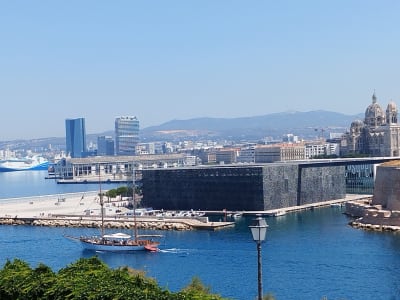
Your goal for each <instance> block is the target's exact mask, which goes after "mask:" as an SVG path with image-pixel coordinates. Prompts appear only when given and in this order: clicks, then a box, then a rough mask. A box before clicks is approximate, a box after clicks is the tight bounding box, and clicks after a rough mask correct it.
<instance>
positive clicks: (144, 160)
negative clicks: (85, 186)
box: [54, 154, 185, 183]
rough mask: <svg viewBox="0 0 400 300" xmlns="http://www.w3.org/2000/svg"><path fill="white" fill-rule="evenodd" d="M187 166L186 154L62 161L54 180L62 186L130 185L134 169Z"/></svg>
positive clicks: (98, 157) (58, 164)
mask: <svg viewBox="0 0 400 300" xmlns="http://www.w3.org/2000/svg"><path fill="white" fill-rule="evenodd" d="M184 165H185V155H184V154H165V155H137V156H131V155H128V156H95V157H86V158H62V159H60V160H59V161H58V162H57V163H56V164H54V176H55V177H56V178H58V180H59V182H60V183H64V182H77V183H79V182H81V183H85V182H98V181H99V180H102V181H110V182H111V181H117V182H119V181H122V182H126V181H128V180H131V176H132V170H133V169H135V170H142V169H147V168H176V167H179V166H184Z"/></svg>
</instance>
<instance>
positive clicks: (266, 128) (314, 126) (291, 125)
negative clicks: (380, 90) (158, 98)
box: [141, 110, 364, 140]
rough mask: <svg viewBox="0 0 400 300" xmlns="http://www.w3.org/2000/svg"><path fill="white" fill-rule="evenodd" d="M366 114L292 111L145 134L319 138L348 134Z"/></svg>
mask: <svg viewBox="0 0 400 300" xmlns="http://www.w3.org/2000/svg"><path fill="white" fill-rule="evenodd" d="M363 118H364V115H363V114H358V115H344V114H341V113H336V112H330V111H323V110H318V111H310V112H297V111H289V112H282V113H274V114H269V115H263V116H255V117H243V118H230V119H227V118H196V119H188V120H172V121H169V122H166V123H164V124H161V125H159V126H152V127H147V128H144V129H142V130H141V136H142V137H144V138H146V139H157V138H166V137H167V136H169V137H173V138H182V137H184V136H186V137H189V136H194V135H196V136H210V137H212V136H214V137H220V138H231V139H234V140H235V139H244V138H249V139H259V138H263V137H266V136H272V137H281V136H282V135H283V134H286V133H293V134H295V135H298V136H301V137H304V138H306V137H308V136H310V135H311V136H315V135H316V132H318V131H320V132H324V134H328V133H329V132H344V131H346V129H347V128H349V127H350V124H351V122H352V121H354V120H356V119H363Z"/></svg>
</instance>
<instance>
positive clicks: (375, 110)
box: [365, 93, 385, 126]
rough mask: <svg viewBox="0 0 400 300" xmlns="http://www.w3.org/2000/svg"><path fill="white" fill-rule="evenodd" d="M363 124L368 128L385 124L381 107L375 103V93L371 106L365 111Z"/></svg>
mask: <svg viewBox="0 0 400 300" xmlns="http://www.w3.org/2000/svg"><path fill="white" fill-rule="evenodd" d="M365 124H366V125H368V126H380V125H383V124H385V113H384V111H383V109H382V107H381V106H380V105H379V104H378V103H376V96H375V93H374V94H373V95H372V104H370V105H369V106H368V107H367V109H366V111H365Z"/></svg>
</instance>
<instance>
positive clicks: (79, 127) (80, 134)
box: [65, 118, 87, 158]
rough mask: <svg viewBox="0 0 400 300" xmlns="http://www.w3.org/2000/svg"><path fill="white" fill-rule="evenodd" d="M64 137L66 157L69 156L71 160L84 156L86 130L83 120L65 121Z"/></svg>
mask: <svg viewBox="0 0 400 300" xmlns="http://www.w3.org/2000/svg"><path fill="white" fill-rule="evenodd" d="M65 137H66V145H67V149H66V150H67V151H66V152H67V155H68V154H69V155H70V156H71V157H72V158H75V157H85V156H86V153H87V151H86V150H87V149H86V129H85V119H84V118H78V119H66V120H65Z"/></svg>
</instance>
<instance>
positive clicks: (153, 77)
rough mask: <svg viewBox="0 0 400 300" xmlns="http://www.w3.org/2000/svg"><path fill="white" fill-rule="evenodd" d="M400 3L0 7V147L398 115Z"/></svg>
mask: <svg viewBox="0 0 400 300" xmlns="http://www.w3.org/2000/svg"><path fill="white" fill-rule="evenodd" d="M399 13H400V1H386V0H382V1H375V0H374V1H370V0H359V1H352V0H335V1H320V0H318V1H307V0H302V1H297V0H293V1H285V0H282V1H268V0H262V1H261V0H259V1H257V0H255V1H235V0H201V1H197V0H193V1H190V0H189V1H188V0H182V1H174V0H168V1H165V0H159V1H158V0H153V1H134V0H126V1H124V0H120V1H118V0H117V1H102V0H95V1H94V0H93V1H91V0H69V1H61V0H51V1H46V0H39V1H30V0H26V1H22V0H13V1H8V0H0V106H1V108H0V109H1V117H0V140H10V139H11V140H14V139H20V138H22V139H25V138H27V139H31V138H43V137H63V136H65V119H68V118H80V117H83V118H85V121H86V132H87V133H100V132H104V131H107V130H113V128H114V120H115V118H116V117H118V116H136V117H137V118H138V119H139V120H140V127H141V128H145V127H149V126H153V125H160V124H162V123H164V122H167V121H170V120H175V119H179V120H186V119H191V118H198V117H220V118H235V117H251V116H260V115H266V114H270V113H277V112H284V111H289V110H295V111H303V112H305V111H313V110H328V111H335V112H340V113H344V114H349V115H353V114H358V113H363V112H364V111H365V109H366V107H367V106H368V105H369V104H370V103H371V101H372V100H371V97H372V94H373V93H374V91H375V92H376V96H377V98H378V103H379V104H381V106H382V107H383V108H384V109H385V108H386V105H387V103H388V102H389V101H391V100H392V101H394V102H396V103H399V104H400V85H399V78H400V76H399V75H400V74H399V73H400V55H399V54H400V39H399V37H400V18H399V17H398V16H399Z"/></svg>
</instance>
